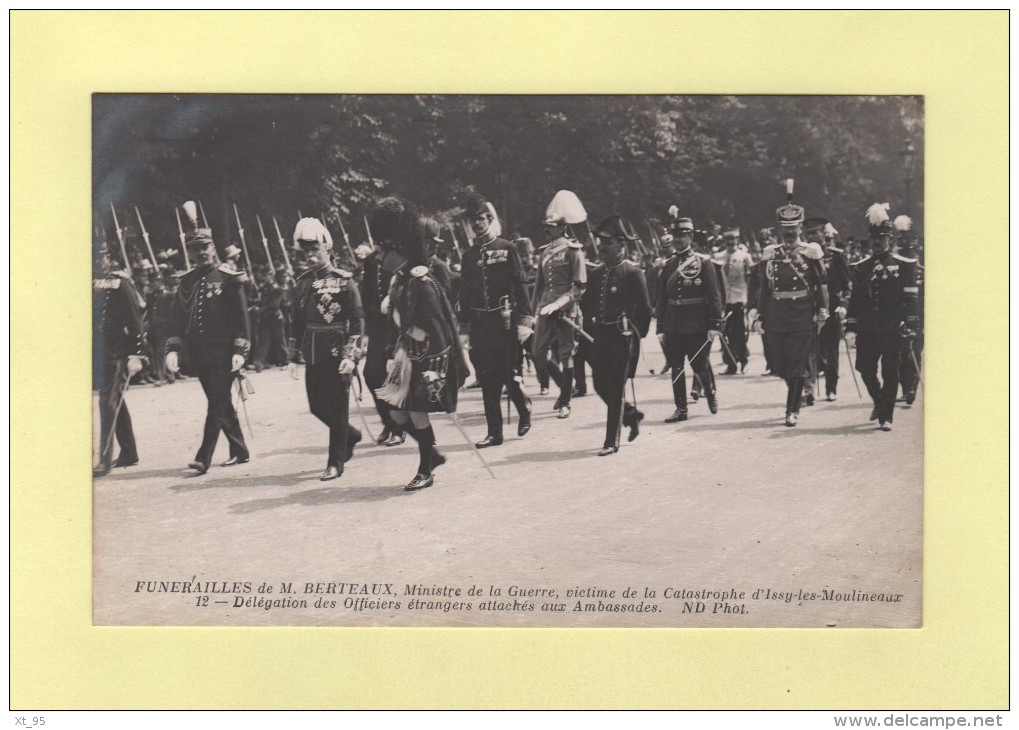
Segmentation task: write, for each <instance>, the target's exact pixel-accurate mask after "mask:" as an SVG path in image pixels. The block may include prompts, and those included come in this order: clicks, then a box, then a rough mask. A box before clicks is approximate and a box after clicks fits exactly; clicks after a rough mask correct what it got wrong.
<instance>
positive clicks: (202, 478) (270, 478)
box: [170, 467, 320, 493]
mask: <svg viewBox="0 0 1019 730" xmlns="http://www.w3.org/2000/svg"><path fill="white" fill-rule="evenodd" d="M235 468H236V467H235ZM319 473H320V472H317V471H302V472H298V473H296V474H266V475H262V476H252V475H245V474H238V475H237V476H235V477H225V478H219V479H217V478H216V477H210V476H209V475H208V474H193V475H192V476H190V477H185V478H184V480H183V481H184V482H185V483H184V484H175V485H173V486H171V487H170V489H171V490H172V491H174V492H178V493H183V492H198V491H202V490H205V489H218V488H221V487H227V488H233V487H293V486H296V485H298V484H301V483H302V482H306V481H309V480H311V479H317V478H318V475H319Z"/></svg>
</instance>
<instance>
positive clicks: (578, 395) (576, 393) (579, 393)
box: [573, 387, 587, 398]
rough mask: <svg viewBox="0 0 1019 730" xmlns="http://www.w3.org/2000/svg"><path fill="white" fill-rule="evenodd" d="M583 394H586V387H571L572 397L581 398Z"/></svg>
mask: <svg viewBox="0 0 1019 730" xmlns="http://www.w3.org/2000/svg"><path fill="white" fill-rule="evenodd" d="M585 395H587V388H586V387H585V388H577V387H574V388H573V397H574V398H583V397H584V396H585Z"/></svg>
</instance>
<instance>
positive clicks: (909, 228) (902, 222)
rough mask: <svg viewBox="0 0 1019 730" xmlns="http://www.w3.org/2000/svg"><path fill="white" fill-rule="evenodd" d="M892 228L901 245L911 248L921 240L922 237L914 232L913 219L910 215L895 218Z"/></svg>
mask: <svg viewBox="0 0 1019 730" xmlns="http://www.w3.org/2000/svg"><path fill="white" fill-rule="evenodd" d="M892 226H893V227H894V228H895V232H896V234H897V235H898V238H899V245H901V246H906V247H909V246H912V245H914V244H915V243H916V242H917V241H919V240H920V235H919V234H918V233H917V232H916V231H914V230H913V219H912V218H910V217H909V216H908V215H897V216H895V220H893V221H892Z"/></svg>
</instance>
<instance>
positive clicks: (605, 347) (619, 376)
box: [584, 260, 651, 448]
mask: <svg viewBox="0 0 1019 730" xmlns="http://www.w3.org/2000/svg"><path fill="white" fill-rule="evenodd" d="M584 301H585V309H586V310H587V311H588V312H590V314H591V323H590V329H591V331H592V334H593V336H594V344H593V345H592V348H591V349H592V357H591V367H592V370H593V380H594V389H595V391H596V392H597V393H598V396H599V397H600V398H601V399H602V400H603V401H604V402H605V404H606V406H608V420H607V421H606V424H605V447H606V448H610V447H613V446H617V445H618V442H619V426H620V423H622V425H624V426H629V425H631V423H632V422H633V420H634V419H635V418H639V417H643V416H642V414H641V415H638V412H637V410H636V407H635V406H634V405H631V404H629V403H626V405H625V408H624V405H623V403H624V398H625V386H626V381H627V380H628V379H629V378H633V377H634V376H635V375H636V374H637V360H638V358H639V357H640V341H641V339H643V338H644V337H645V336H646V335H647V333H648V328H649V327H650V326H651V302H650V301H649V299H648V293H647V284H646V282H645V279H644V272H642V271H641V270H640V267H639V266H637V265H636V264H634V263H632V262H630V261H626V260H623V261H620V262H619V263H616V264H601V265H599V266H596V267H595V268H594V269H593V270H592V271H591V273H590V278H589V279H588V283H587V288H586V290H585V291H584ZM621 409H622V410H623V412H622V413H621Z"/></svg>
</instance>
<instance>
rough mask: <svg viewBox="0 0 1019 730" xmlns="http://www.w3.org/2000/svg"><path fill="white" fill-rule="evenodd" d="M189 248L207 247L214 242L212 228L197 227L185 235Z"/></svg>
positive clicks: (185, 241)
mask: <svg viewBox="0 0 1019 730" xmlns="http://www.w3.org/2000/svg"><path fill="white" fill-rule="evenodd" d="M184 243H185V245H187V247H188V248H205V247H206V246H208V245H210V244H211V243H212V229H211V228H196V229H195V230H193V231H191V232H189V233H188V234H187V235H186V236H185V237H184Z"/></svg>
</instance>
